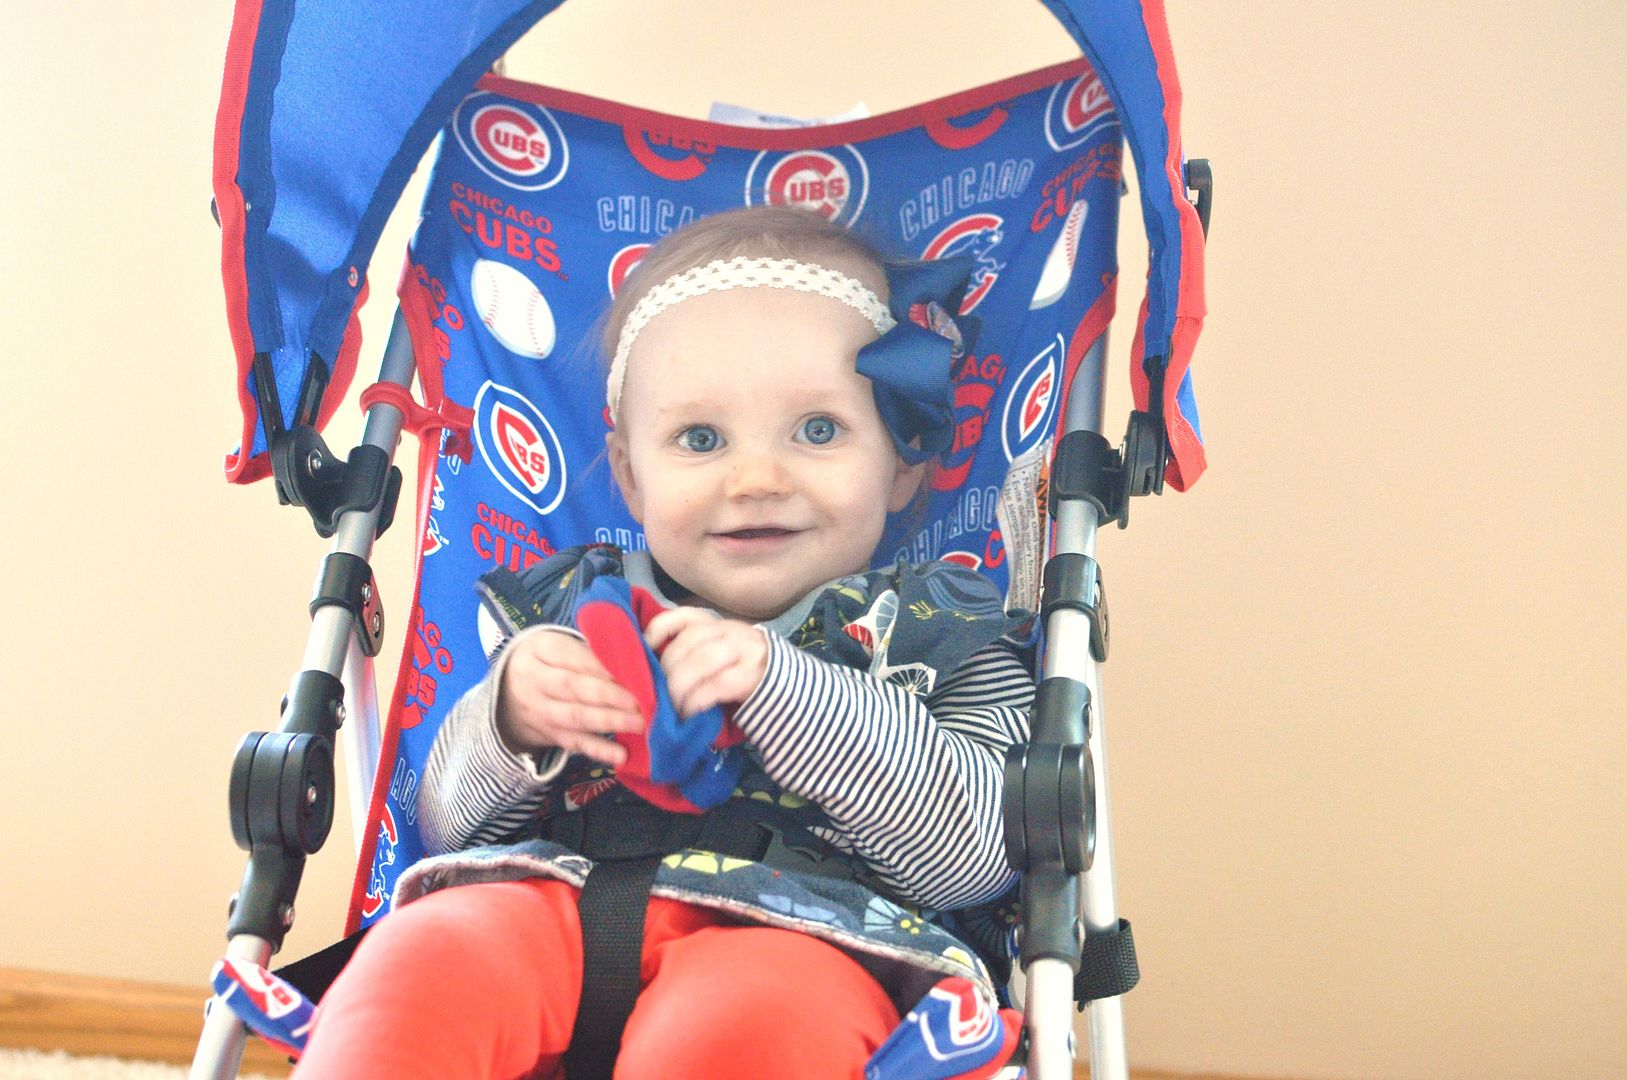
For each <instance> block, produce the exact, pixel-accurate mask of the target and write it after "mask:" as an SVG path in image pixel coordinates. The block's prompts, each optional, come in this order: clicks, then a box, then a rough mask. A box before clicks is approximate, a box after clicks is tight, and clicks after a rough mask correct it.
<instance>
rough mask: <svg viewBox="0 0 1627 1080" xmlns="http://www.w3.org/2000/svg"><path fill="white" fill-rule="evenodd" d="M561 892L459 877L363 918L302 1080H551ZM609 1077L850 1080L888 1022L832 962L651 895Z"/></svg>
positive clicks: (564, 1012)
mask: <svg viewBox="0 0 1627 1080" xmlns="http://www.w3.org/2000/svg"><path fill="white" fill-rule="evenodd" d="M576 901H577V892H576V890H575V889H573V888H571V887H570V886H569V885H566V884H564V883H563V882H558V881H542V880H531V881H516V882H499V883H492V884H482V885H465V886H460V887H458V888H453V889H445V890H442V891H440V892H436V893H432V894H430V895H429V896H426V897H424V898H423V899H421V900H419V901H417V902H415V903H412V904H409V905H406V906H405V907H403V908H402V909H401V910H400V911H398V912H395V913H394V914H392V915H391V916H390V917H389V918H387V919H385V920H384V921H383V922H381V923H379V925H378V927H377V928H375V929H374V930H373V931H372V932H371V933H369V934H368V935H367V937H366V938H365V939H364V940H363V942H362V945H361V947H360V948H359V949H357V951H356V955H355V956H354V957H353V958H352V959H351V961H350V963H349V964H348V965H346V967H345V970H344V973H343V974H342V975H340V976H339V979H338V981H336V982H335V983H334V984H333V986H332V988H331V989H330V990H329V991H328V993H327V995H326V996H325V997H324V998H323V999H322V1008H321V1011H320V1012H319V1013H318V1014H317V1022H316V1027H315V1029H314V1030H313V1031H312V1037H311V1041H310V1045H309V1047H308V1049H307V1050H306V1052H305V1056H304V1057H303V1058H302V1059H301V1060H300V1063H299V1068H298V1069H297V1070H296V1075H297V1076H298V1077H299V1078H300V1080H317V1078H324V1077H379V1076H390V1077H425V1078H430V1077H433V1078H436V1080H443V1078H451V1077H469V1078H476V1077H478V1078H480V1080H513V1078H518V1077H537V1078H553V1080H557V1078H559V1077H561V1076H562V1075H563V1070H562V1068H561V1067H560V1064H559V1062H560V1056H561V1055H562V1054H563V1053H564V1052H565V1048H566V1046H567V1045H568V1044H569V1043H570V1038H571V1028H572V1026H573V1025H574V1024H575V1023H576V1006H577V999H578V998H579V997H580V995H581V988H582V928H581V924H580V923H579V922H578V919H577V908H576ZM641 975H642V979H643V986H644V988H643V991H642V992H641V993H640V994H639V997H638V1004H637V1005H636V1006H635V1007H634V1009H633V1015H632V1016H631V1017H630V1018H629V1019H628V1021H627V1028H626V1031H625V1033H624V1034H623V1037H622V1045H621V1056H620V1058H619V1059H618V1060H617V1063H616V1080H643V1078H651V1080H654V1078H662V1080H684V1078H687V1077H693V1078H697V1080H699V1078H702V1077H704V1078H707V1080H731V1078H734V1077H741V1078H745V1077H763V1076H774V1077H779V1078H784V1080H798V1078H804V1077H806V1078H808V1080H832V1078H848V1077H851V1078H854V1080H858V1078H860V1077H862V1076H863V1074H864V1064H865V1062H866V1061H867V1060H868V1059H869V1057H870V1055H871V1054H872V1053H873V1052H874V1051H875V1050H876V1048H877V1047H878V1046H880V1045H881V1044H882V1042H883V1041H885V1040H886V1038H887V1036H888V1035H889V1034H890V1033H891V1032H892V1030H893V1028H894V1027H896V1026H897V1024H898V1019H899V1017H898V1011H897V1010H896V1009H895V1008H894V1007H893V1004H892V1001H891V1000H890V999H889V998H888V996H887V994H886V992H885V991H883V990H882V988H881V985H880V984H879V983H877V982H876V981H875V979H873V978H871V977H870V975H869V973H868V972H866V971H865V970H864V969H863V968H862V967H860V966H859V965H858V963H856V962H855V961H854V960H853V959H852V958H851V957H849V956H848V955H847V954H846V953H843V952H842V951H841V950H840V949H837V948H835V947H834V946H832V945H829V944H827V943H825V942H823V941H820V940H819V939H817V938H813V937H809V936H808V935H806V934H799V933H796V932H795V931H791V930H777V929H774V928H772V927H766V926H752V925H740V924H738V923H735V922H731V921H730V920H729V919H728V918H727V917H726V916H724V915H721V914H719V913H717V912H714V911H712V910H710V909H708V908H701V907H695V906H693V905H690V904H684V903H680V902H678V901H676V900H665V899H661V898H660V897H655V898H652V899H651V900H650V908H649V913H648V914H647V915H646V916H645V921H644V958H643V965H642V969H641Z"/></svg>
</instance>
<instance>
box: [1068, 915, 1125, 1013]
mask: <svg viewBox="0 0 1627 1080" xmlns="http://www.w3.org/2000/svg"><path fill="white" fill-rule="evenodd" d="M1140 981H1141V968H1140V967H1139V966H1137V964H1136V942H1135V938H1134V937H1133V936H1131V934H1130V921H1129V920H1128V919H1120V920H1119V924H1118V926H1116V927H1115V928H1113V929H1112V930H1101V931H1097V930H1092V931H1090V932H1089V933H1088V934H1086V935H1085V948H1084V951H1083V952H1082V953H1081V954H1080V956H1079V974H1077V975H1075V976H1074V978H1073V999H1074V1000H1075V1001H1077V1002H1078V1003H1079V1004H1080V1005H1081V1006H1082V1005H1084V1004H1085V1003H1087V1002H1091V1001H1096V1000H1099V999H1101V998H1110V997H1118V996H1119V995H1120V994H1125V993H1128V992H1129V991H1130V990H1131V989H1132V988H1133V987H1134V986H1135V984H1136V983H1138V982H1140Z"/></svg>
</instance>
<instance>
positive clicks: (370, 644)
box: [311, 551, 384, 656]
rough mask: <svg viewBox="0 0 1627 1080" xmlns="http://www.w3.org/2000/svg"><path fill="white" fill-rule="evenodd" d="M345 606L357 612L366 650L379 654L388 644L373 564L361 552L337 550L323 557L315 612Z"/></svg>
mask: <svg viewBox="0 0 1627 1080" xmlns="http://www.w3.org/2000/svg"><path fill="white" fill-rule="evenodd" d="M335 605H336V606H338V607H342V608H344V609H345V610H346V611H348V612H350V613H351V615H353V616H355V619H356V637H357V639H358V641H359V642H360V643H361V648H362V652H363V653H364V654H366V655H367V656H377V655H378V654H379V650H380V649H381V648H383V646H384V601H383V600H382V599H381V598H380V596H379V590H378V582H377V581H376V580H375V579H374V577H373V567H372V566H371V565H370V564H369V563H368V561H367V560H366V559H364V558H362V557H361V556H360V555H352V554H350V553H349V552H346V551H335V552H333V553H332V554H331V555H329V556H328V557H327V558H326V559H324V560H322V575H321V577H319V578H318V579H317V583H316V595H315V596H313V597H312V598H311V614H312V615H315V614H316V613H317V611H319V610H320V609H322V608H324V607H328V606H335Z"/></svg>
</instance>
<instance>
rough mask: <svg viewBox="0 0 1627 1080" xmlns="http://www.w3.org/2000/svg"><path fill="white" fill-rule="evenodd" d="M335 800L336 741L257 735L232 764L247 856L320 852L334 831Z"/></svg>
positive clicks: (239, 836)
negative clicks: (270, 850) (266, 850)
mask: <svg viewBox="0 0 1627 1080" xmlns="http://www.w3.org/2000/svg"><path fill="white" fill-rule="evenodd" d="M333 794H334V780H333V743H332V742H331V741H330V740H328V739H326V738H323V737H322V736H320V735H310V734H295V733H290V732H286V731H277V732H264V731H251V732H250V733H249V734H247V735H245V736H244V737H243V742H242V743H241V744H240V745H239V746H238V748H237V757H236V758H235V759H234V761H233V762H232V781H231V791H230V801H231V819H232V838H233V839H234V840H236V841H237V846H238V847H241V848H243V849H244V850H246V851H253V850H255V849H256V848H259V847H266V846H270V847H276V848H279V849H281V850H283V851H287V852H296V851H302V852H305V853H307V854H310V853H314V852H316V851H319V850H321V847H322V845H323V843H324V842H326V840H327V838H328V830H329V829H331V828H332V827H333Z"/></svg>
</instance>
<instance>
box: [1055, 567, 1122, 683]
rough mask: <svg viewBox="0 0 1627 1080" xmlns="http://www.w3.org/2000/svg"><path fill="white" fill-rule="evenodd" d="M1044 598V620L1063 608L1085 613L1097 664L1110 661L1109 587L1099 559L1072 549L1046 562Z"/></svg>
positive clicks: (1091, 650)
mask: <svg viewBox="0 0 1627 1080" xmlns="http://www.w3.org/2000/svg"><path fill="white" fill-rule="evenodd" d="M1040 597H1041V599H1040V615H1041V617H1042V618H1044V619H1049V618H1050V617H1051V612H1053V611H1056V610H1058V609H1061V608H1067V609H1071V610H1074V611H1081V612H1083V613H1084V615H1085V618H1087V619H1089V620H1090V655H1091V656H1093V657H1095V658H1096V662H1097V663H1102V662H1105V661H1106V660H1107V646H1108V642H1109V638H1110V633H1109V630H1110V628H1109V624H1108V618H1107V589H1106V586H1105V585H1104V584H1103V582H1102V568H1101V565H1100V564H1099V563H1097V562H1096V560H1095V559H1093V558H1091V557H1090V556H1089V555H1084V554H1080V553H1079V552H1072V551H1068V552H1063V553H1062V554H1060V555H1056V556H1053V557H1052V558H1051V559H1050V560H1049V561H1048V562H1047V563H1046V564H1045V577H1044V583H1043V585H1042V587H1041V592H1040Z"/></svg>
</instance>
